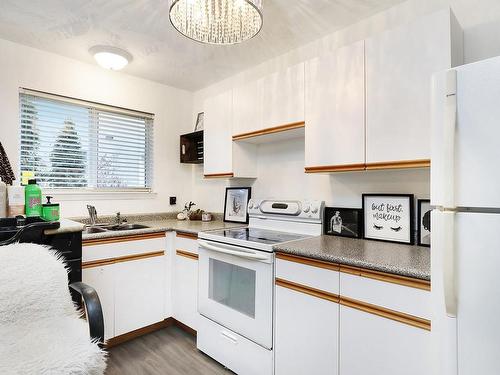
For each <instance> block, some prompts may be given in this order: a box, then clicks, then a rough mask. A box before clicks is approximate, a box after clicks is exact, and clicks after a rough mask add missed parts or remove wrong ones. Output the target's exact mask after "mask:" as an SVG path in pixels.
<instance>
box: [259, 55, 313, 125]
mask: <svg viewBox="0 0 500 375" xmlns="http://www.w3.org/2000/svg"><path fill="white" fill-rule="evenodd" d="M263 86H264V88H263V90H264V91H263V96H262V98H263V101H262V106H263V111H262V116H263V117H262V127H263V128H264V129H265V128H272V127H275V126H280V125H287V124H292V123H296V122H303V121H304V63H301V64H297V65H294V66H291V67H289V68H287V69H284V70H280V71H278V72H276V73H273V74H270V75H268V76H266V77H264V79H263Z"/></svg>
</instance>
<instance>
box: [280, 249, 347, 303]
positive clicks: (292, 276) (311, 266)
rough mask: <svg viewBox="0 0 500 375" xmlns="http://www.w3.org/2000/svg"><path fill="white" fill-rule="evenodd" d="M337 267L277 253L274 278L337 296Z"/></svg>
mask: <svg viewBox="0 0 500 375" xmlns="http://www.w3.org/2000/svg"><path fill="white" fill-rule="evenodd" d="M338 270H339V266H338V265H336V264H330V263H326V262H320V261H315V260H312V259H305V258H301V257H295V256H290V255H286V254H280V253H278V254H277V255H276V278H277V279H283V280H286V281H291V282H293V283H297V284H301V285H304V286H308V287H311V288H314V289H318V290H321V291H324V292H328V293H332V294H336V295H338V294H339V271H338Z"/></svg>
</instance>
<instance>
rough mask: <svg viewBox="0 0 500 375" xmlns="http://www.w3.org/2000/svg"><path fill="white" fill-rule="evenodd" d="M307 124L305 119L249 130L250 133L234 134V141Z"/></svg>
mask: <svg viewBox="0 0 500 375" xmlns="http://www.w3.org/2000/svg"><path fill="white" fill-rule="evenodd" d="M305 125H306V123H305V122H304V121H298V122H292V123H290V124H285V125H279V126H273V127H271V128H266V129H261V130H255V131H252V132H248V133H241V134H236V135H233V141H240V140H242V139H248V138H253V137H259V136H262V135H268V134H274V133H281V132H284V131H287V130H293V129H299V128H303V127H305Z"/></svg>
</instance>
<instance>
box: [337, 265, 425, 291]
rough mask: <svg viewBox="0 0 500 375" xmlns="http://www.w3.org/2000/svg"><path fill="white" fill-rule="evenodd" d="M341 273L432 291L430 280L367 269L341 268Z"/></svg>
mask: <svg viewBox="0 0 500 375" xmlns="http://www.w3.org/2000/svg"><path fill="white" fill-rule="evenodd" d="M340 272H342V273H347V274H350V275H356V276H361V277H366V278H370V279H374V280H378V281H384V282H387V283H391V284H398V285H403V286H406V287H410V288H416V289H422V290H425V291H430V290H431V282H430V281H428V280H422V279H415V278H412V277H406V276H400V275H394V274H389V273H386V272H380V271H373V270H368V269H365V268H359V267H352V266H344V265H341V266H340Z"/></svg>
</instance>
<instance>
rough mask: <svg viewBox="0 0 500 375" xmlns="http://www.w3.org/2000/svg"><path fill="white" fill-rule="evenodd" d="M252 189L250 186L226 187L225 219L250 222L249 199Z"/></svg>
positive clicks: (233, 221) (234, 221)
mask: <svg viewBox="0 0 500 375" xmlns="http://www.w3.org/2000/svg"><path fill="white" fill-rule="evenodd" d="M251 191H252V189H251V188H249V187H228V188H226V199H225V200H224V221H225V222H229V223H248V201H249V200H250V194H251Z"/></svg>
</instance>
